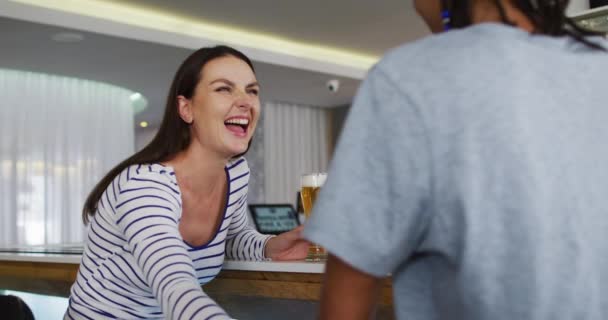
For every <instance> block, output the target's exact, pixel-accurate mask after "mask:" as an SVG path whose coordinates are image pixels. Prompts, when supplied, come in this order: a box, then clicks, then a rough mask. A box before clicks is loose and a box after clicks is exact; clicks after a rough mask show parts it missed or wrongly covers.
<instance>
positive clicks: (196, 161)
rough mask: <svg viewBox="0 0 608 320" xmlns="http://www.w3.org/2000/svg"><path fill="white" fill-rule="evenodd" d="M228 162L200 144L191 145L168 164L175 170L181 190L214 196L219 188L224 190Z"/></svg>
mask: <svg viewBox="0 0 608 320" xmlns="http://www.w3.org/2000/svg"><path fill="white" fill-rule="evenodd" d="M228 161H229V159H226V158H222V157H220V156H218V155H216V154H213V153H212V152H209V151H208V150H205V149H204V148H203V147H202V146H201V145H200V144H198V143H191V144H190V146H189V147H188V148H187V149H186V150H184V151H182V152H180V153H178V154H177V155H176V156H175V157H174V158H173V159H171V160H170V161H168V162H167V164H168V165H170V166H172V167H173V169H174V170H175V174H176V176H177V179H178V183H179V185H180V188H181V189H188V190H190V191H195V192H196V193H202V194H212V193H213V192H215V191H218V188H222V189H223V185H224V181H223V179H224V178H225V174H226V173H225V167H226V164H227V163H228Z"/></svg>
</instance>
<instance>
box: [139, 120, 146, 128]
mask: <svg viewBox="0 0 608 320" xmlns="http://www.w3.org/2000/svg"><path fill="white" fill-rule="evenodd" d="M139 126H140V127H142V128H145V127H147V126H148V121H142V122H140V123H139Z"/></svg>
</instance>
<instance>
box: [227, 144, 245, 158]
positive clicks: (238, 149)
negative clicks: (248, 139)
mask: <svg viewBox="0 0 608 320" xmlns="http://www.w3.org/2000/svg"><path fill="white" fill-rule="evenodd" d="M248 148H249V145H244V146H233V147H232V148H230V154H231V158H234V157H236V156H238V155H241V154H243V153H245V152H246V151H247V149H248Z"/></svg>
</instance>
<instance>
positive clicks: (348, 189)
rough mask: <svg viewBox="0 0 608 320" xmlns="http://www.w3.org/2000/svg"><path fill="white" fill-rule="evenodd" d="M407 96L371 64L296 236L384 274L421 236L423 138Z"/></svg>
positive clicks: (425, 184) (425, 186) (425, 183)
mask: <svg viewBox="0 0 608 320" xmlns="http://www.w3.org/2000/svg"><path fill="white" fill-rule="evenodd" d="M421 118H422V117H421V116H420V114H419V111H418V110H417V109H416V108H415V105H414V103H413V102H412V100H411V99H410V98H409V97H408V96H407V95H406V94H404V92H403V91H402V90H400V89H399V88H398V87H397V86H396V84H395V83H394V82H393V81H391V80H390V79H389V78H388V76H387V75H386V74H385V73H383V72H382V71H381V70H379V69H378V68H376V69H373V70H372V71H370V74H369V76H368V77H367V79H366V80H365V81H364V82H363V84H362V86H361V88H360V90H359V92H358V93H357V96H356V98H355V101H354V104H353V106H352V107H351V111H350V113H349V115H348V117H347V121H346V123H345V126H344V130H343V132H342V135H341V137H340V141H339V143H338V146H337V148H336V151H335V155H334V159H333V160H332V163H331V165H330V170H329V173H328V179H327V182H326V184H325V186H323V187H322V189H321V193H320V195H319V199H317V203H316V204H315V207H314V210H313V214H312V216H311V218H310V220H309V221H307V223H306V225H305V227H304V236H305V237H306V238H307V239H309V240H310V241H312V242H315V243H318V244H320V245H322V246H324V247H325V248H326V249H327V250H328V251H329V252H330V253H332V254H334V255H336V256H338V257H339V258H341V259H342V260H344V261H346V262H347V263H349V264H350V265H352V266H353V267H355V268H357V269H359V270H361V271H363V272H366V273H368V274H371V275H374V276H377V277H384V276H386V275H387V274H389V273H391V272H393V271H394V270H395V269H396V268H397V266H399V265H400V264H401V263H403V262H404V261H406V259H407V258H408V257H409V256H410V255H411V254H412V253H413V252H414V250H415V249H416V246H417V244H418V243H419V242H420V240H421V237H422V236H423V233H424V229H425V225H426V224H427V221H428V212H427V211H428V208H429V198H430V196H429V194H430V189H431V176H432V174H431V168H432V165H431V163H430V158H431V157H430V152H431V151H430V143H429V141H428V140H429V138H428V136H427V134H426V130H425V126H424V124H423V121H422V119H421Z"/></svg>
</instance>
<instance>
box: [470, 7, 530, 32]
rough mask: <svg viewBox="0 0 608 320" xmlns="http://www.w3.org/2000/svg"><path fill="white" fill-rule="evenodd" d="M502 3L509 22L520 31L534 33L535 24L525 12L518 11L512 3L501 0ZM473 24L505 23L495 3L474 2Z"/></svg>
mask: <svg viewBox="0 0 608 320" xmlns="http://www.w3.org/2000/svg"><path fill="white" fill-rule="evenodd" d="M500 2H501V3H502V6H503V8H504V10H505V16H506V18H507V21H509V22H511V23H513V24H514V26H516V27H518V28H520V29H523V30H525V31H528V32H534V24H533V23H532V21H530V19H529V18H528V17H527V16H526V15H525V14H524V13H523V12H521V11H520V10H519V9H517V8H516V7H515V6H514V5H513V4H512V3H511V1H509V0H501V1H500ZM471 22H472V23H473V24H479V23H486V22H498V23H504V21H503V20H502V18H501V16H500V11H499V10H498V8H497V7H496V4H495V3H494V1H489V0H478V1H475V2H474V4H473V8H472V12H471Z"/></svg>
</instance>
